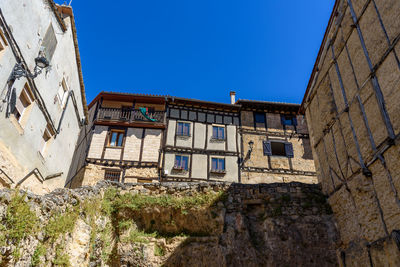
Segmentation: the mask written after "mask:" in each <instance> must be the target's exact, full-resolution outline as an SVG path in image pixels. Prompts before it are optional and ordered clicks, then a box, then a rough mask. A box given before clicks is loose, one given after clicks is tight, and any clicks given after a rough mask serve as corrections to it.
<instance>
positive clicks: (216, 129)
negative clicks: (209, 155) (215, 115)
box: [213, 126, 218, 138]
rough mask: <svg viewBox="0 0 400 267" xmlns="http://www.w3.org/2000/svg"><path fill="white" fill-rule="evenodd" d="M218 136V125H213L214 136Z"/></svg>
mask: <svg viewBox="0 0 400 267" xmlns="http://www.w3.org/2000/svg"><path fill="white" fill-rule="evenodd" d="M217 137H218V127H217V126H213V138H217Z"/></svg>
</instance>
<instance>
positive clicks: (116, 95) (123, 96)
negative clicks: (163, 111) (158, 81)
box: [89, 91, 169, 108]
mask: <svg viewBox="0 0 400 267" xmlns="http://www.w3.org/2000/svg"><path fill="white" fill-rule="evenodd" d="M102 97H103V98H104V97H106V98H112V99H114V100H117V101H123V100H125V101H133V100H142V101H146V100H147V101H150V102H158V103H163V104H164V103H165V102H166V101H167V99H168V97H169V96H168V95H150V94H135V93H122V92H111V91H101V92H100V93H99V94H98V95H97V96H96V97H95V98H94V99H93V100H92V102H90V104H89V108H91V107H92V106H93V105H94V104H95V103H96V102H97V101H98V100H99V99H101V98H102Z"/></svg>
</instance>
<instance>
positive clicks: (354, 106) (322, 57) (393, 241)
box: [303, 0, 400, 266]
mask: <svg viewBox="0 0 400 267" xmlns="http://www.w3.org/2000/svg"><path fill="white" fill-rule="evenodd" d="M399 14H400V2H399V1H394V0H372V1H366V0H357V1H355V0H347V1H336V4H335V7H334V11H333V13H332V16H331V19H330V22H329V25H328V29H327V32H326V35H325V38H324V41H323V43H322V45H321V49H320V53H319V55H318V58H317V62H316V64H315V67H314V70H313V74H312V76H311V79H310V83H309V86H308V88H307V93H306V95H305V98H304V100H303V107H304V108H305V112H306V117H307V121H308V127H309V132H310V137H311V144H312V146H313V153H314V158H315V161H316V167H317V173H318V178H319V180H320V182H321V184H322V188H323V192H324V193H326V194H328V195H329V202H330V204H331V206H332V209H333V212H334V214H335V217H336V219H337V223H338V229H339V232H340V236H341V245H340V248H339V250H338V255H339V258H340V261H341V265H342V266H399V257H400V251H399V248H400V243H399V241H398V240H399V229H400V199H399V196H398V192H399V190H400V172H399V162H400V153H399V152H400V151H399V149H400V144H399V134H400V119H399V114H400V105H399V100H400V60H399V56H400V44H399V43H398V40H399V39H400V22H399V19H398V16H399Z"/></svg>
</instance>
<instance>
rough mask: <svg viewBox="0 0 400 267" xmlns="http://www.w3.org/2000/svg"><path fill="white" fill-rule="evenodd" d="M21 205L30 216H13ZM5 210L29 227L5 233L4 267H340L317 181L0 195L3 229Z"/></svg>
mask: <svg viewBox="0 0 400 267" xmlns="http://www.w3.org/2000/svg"><path fill="white" fill-rule="evenodd" d="M206 196H207V197H206ZM122 200H123V201H122ZM11 203H12V204H11ZM16 205H17V206H18V207H23V208H24V211H25V212H27V211H26V210H28V211H29V210H30V214H29V218H26V216H25V217H21V218H20V217H18V216H19V214H15V213H13V211H10V209H11V208H10V207H15V206H16ZM143 205H145V208H142V206H143ZM8 214H12V215H13V216H14V217H16V218H17V221H18V222H19V221H22V222H26V220H27V219H28V220H29V222H26V223H25V224H23V223H20V224H19V225H20V227H22V231H23V232H24V233H25V234H24V237H22V238H21V240H19V241H18V242H17V241H15V239H14V240H12V238H11V237H12V234H13V232H9V231H7V228H6V229H5V228H1V229H0V236H2V237H4V240H5V242H2V243H0V250H1V251H2V253H1V255H0V259H1V261H2V266H31V265H34V266H35V265H37V266H42V265H43V266H47V265H57V264H58V263H59V262H60V259H61V258H62V259H63V261H62V263H63V265H70V266H105V265H107V266H215V267H217V266H222V267H224V266H249V267H253V266H254V267H256V266H311V267H312V266H316V267H317V266H318V267H319V266H328V267H329V266H337V261H336V253H335V245H336V241H337V239H338V236H337V231H336V229H335V223H334V221H333V217H332V215H331V210H330V208H329V205H328V204H327V202H326V198H325V196H324V195H322V194H321V191H320V188H319V186H316V185H306V184H301V183H290V184H282V183H281V184H279V183H278V184H260V185H242V184H234V183H217V182H209V183H207V182H202V183H149V184H118V183H110V182H101V183H98V184H97V185H95V186H91V187H89V186H85V187H81V188H78V189H73V190H70V189H57V190H55V191H54V192H52V193H50V194H47V195H44V196H38V195H34V194H31V193H28V194H26V195H25V196H24V197H20V198H17V197H16V195H15V192H13V191H11V190H0V221H1V222H2V224H3V225H7V223H9V221H8V220H9V219H8V218H9V216H6V215H8ZM14 217H13V218H14ZM60 218H63V220H60ZM65 221H67V222H70V223H69V224H67V226H68V227H63V226H65ZM58 223H59V224H61V223H63V226H58V227H56V226H57V225H58ZM32 225H34V226H35V227H36V228H35V231H32V229H28V226H32ZM7 226H8V225H7ZM23 227H26V229H23ZM49 229H51V230H53V231H52V232H50V231H49ZM18 230H20V228H18ZM50 234H51V238H49V235H50ZM132 234H135V235H132ZM377 246H378V247H379V248H386V247H389V248H391V249H392V248H393V247H391V243H385V242H382V243H379V244H377ZM354 249H357V248H354ZM18 252H19V253H18ZM61 256H62V257H61Z"/></svg>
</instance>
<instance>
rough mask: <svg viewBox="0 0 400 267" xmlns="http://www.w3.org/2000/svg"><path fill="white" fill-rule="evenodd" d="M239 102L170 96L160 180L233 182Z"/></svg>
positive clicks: (237, 151)
mask: <svg viewBox="0 0 400 267" xmlns="http://www.w3.org/2000/svg"><path fill="white" fill-rule="evenodd" d="M239 111H240V106H239V105H232V104H222V103H214V102H207V101H200V100H193V99H184V98H170V99H169V101H168V113H167V132H166V138H165V140H164V146H163V152H164V157H163V165H162V168H163V172H162V180H167V181H169V180H189V181H193V180H208V181H210V180H216V181H232V182H237V181H239V180H240V178H239V175H240V173H239V168H238V161H239V156H240V138H239V135H238V129H239V121H240V120H239Z"/></svg>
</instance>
